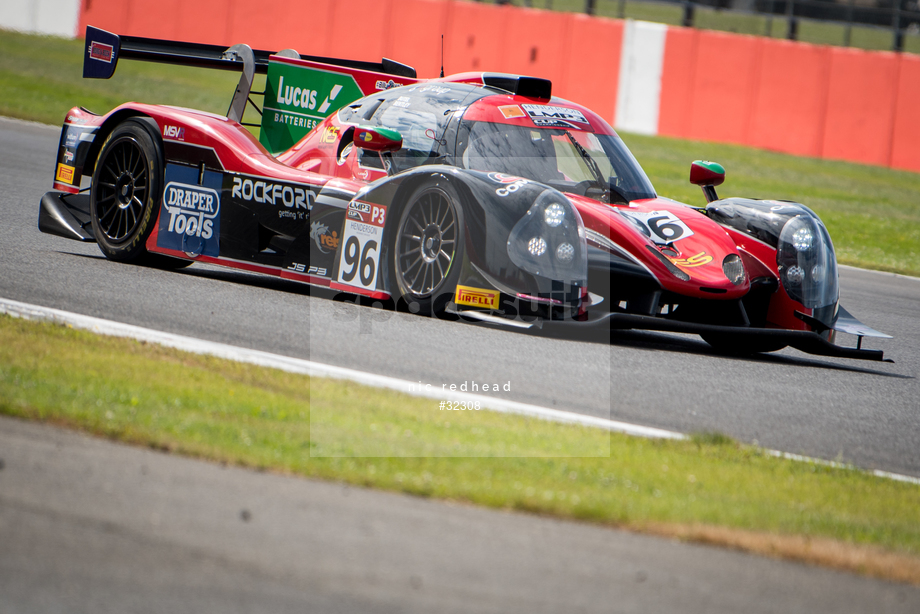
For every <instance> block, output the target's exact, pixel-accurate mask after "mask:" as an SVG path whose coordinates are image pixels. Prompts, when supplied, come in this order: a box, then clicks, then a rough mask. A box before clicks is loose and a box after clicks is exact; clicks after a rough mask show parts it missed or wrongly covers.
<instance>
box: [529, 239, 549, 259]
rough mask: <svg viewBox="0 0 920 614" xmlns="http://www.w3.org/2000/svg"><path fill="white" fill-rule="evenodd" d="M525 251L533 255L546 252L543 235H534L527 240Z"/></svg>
mask: <svg viewBox="0 0 920 614" xmlns="http://www.w3.org/2000/svg"><path fill="white" fill-rule="evenodd" d="M527 251H528V252H530V253H531V255H533V256H542V255H543V254H545V253H546V241H544V240H543V237H534V238H533V239H531V240H530V241H528V242H527Z"/></svg>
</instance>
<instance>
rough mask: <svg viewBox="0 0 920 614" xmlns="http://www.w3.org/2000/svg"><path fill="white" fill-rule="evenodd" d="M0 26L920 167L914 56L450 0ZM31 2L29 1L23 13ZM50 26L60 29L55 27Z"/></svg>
mask: <svg viewBox="0 0 920 614" xmlns="http://www.w3.org/2000/svg"><path fill="white" fill-rule="evenodd" d="M11 3H12V5H13V7H14V10H11V11H8V10H6V9H4V11H3V13H4V15H3V17H0V26H3V27H16V28H17V29H26V30H33V31H35V30H38V31H41V27H51V26H46V25H45V24H48V23H50V22H48V21H44V22H42V24H41V27H39V26H38V25H35V24H38V22H40V21H41V20H38V19H36V18H30V19H32V21H31V22H28V24H33V25H28V24H27V25H28V27H22V26H16V25H8V21H9V20H10V19H13V18H12V17H8V15H18V17H15V19H16V20H18V21H17V22H16V23H20V22H21V23H26V21H24V19H25V18H24V17H22V15H39V14H45V13H47V12H48V11H49V10H51V7H58V10H57V11H56V12H57V13H58V16H59V17H60V19H59V20H58V21H56V22H54V25H53V27H54V28H58V30H59V29H60V28H61V27H63V25H62V24H64V23H66V20H65V19H64V17H63V16H65V15H66V14H68V10H69V9H67V10H65V9H64V8H63V7H65V6H72V5H75V4H76V3H79V7H80V8H79V19H78V21H77V22H76V28H75V29H72V30H70V33H71V34H73V33H76V34H77V35H78V36H80V35H81V33H82V32H83V31H84V29H85V26H86V25H87V24H92V25H94V26H97V27H100V28H104V29H106V30H110V31H112V32H116V33H119V34H128V35H135V36H149V37H156V38H167V39H174V40H188V41H197V42H205V43H214V44H226V45H230V44H233V43H237V42H246V43H248V44H250V45H251V46H252V47H254V48H262V49H282V48H286V47H290V48H293V49H296V50H297V51H299V52H301V53H305V54H311V55H326V56H334V57H348V58H353V59H362V60H379V59H380V57H382V56H386V57H390V58H393V59H395V60H399V61H401V62H404V63H407V64H410V65H412V66H415V67H416V69H417V70H418V73H419V76H420V77H434V76H436V75H437V74H438V72H439V70H440V66H441V35H442V34H443V35H444V66H445V70H446V71H447V73H448V74H450V73H458V72H463V71H467V70H494V71H502V72H512V73H521V74H529V75H534V76H541V77H546V78H549V79H552V81H553V84H554V87H553V89H554V92H555V93H556V94H557V95H559V96H562V97H564V98H568V99H570V100H573V101H576V102H580V103H582V104H585V105H587V106H589V107H591V108H592V109H594V110H595V111H597V112H598V113H600V114H601V115H603V116H604V117H606V118H608V119H609V120H610V121H611V123H613V125H614V126H615V127H616V128H617V129H618V130H623V131H627V132H636V133H641V134H661V135H668V136H675V137H681V138H688V139H698V140H707V141H719V142H726V143H738V144H743V145H750V146H754V147H760V148H764V149H770V150H774V151H781V152H786V153H791V154H796V155H804V156H814V157H822V158H834V159H843V160H851V161H855V162H863V163H867V164H877V165H882V166H890V167H894V168H900V169H908V170H913V171H918V172H920V56H916V55H912V54H906V53H905V54H894V53H888V52H877V51H871V52H870V51H862V50H857V49H846V48H839V47H826V46H818V45H810V44H806V43H796V42H790V41H784V40H776V39H770V38H763V37H754V36H743V35H737V34H729V33H725V32H714V31H708V30H695V29H688V28H680V27H673V26H665V25H661V24H652V23H645V22H634V21H625V22H624V21H619V20H613V19H605V18H596V17H588V16H586V15H582V14H575V13H560V12H551V11H541V10H536V9H525V8H519V7H513V6H497V5H494V4H484V3H478V2H466V1H461V0H309V1H307V2H305V1H304V0H273V1H272V2H271V3H269V4H267V5H266V4H260V3H254V2H252V1H251V0H196V1H195V2H186V1H183V0H5V2H4V7H6V6H7V5H8V4H11ZM29 11H31V13H30V12H29ZM54 33H60V32H59V31H55V32H54Z"/></svg>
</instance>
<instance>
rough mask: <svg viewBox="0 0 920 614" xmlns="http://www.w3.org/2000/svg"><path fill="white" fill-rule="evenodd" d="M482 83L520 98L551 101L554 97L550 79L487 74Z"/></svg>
mask: <svg viewBox="0 0 920 614" xmlns="http://www.w3.org/2000/svg"><path fill="white" fill-rule="evenodd" d="M482 83H483V85H487V86H489V87H494V88H497V89H500V90H505V91H506V92H511V93H512V94H518V95H519V96H527V97H528V98H543V99H545V100H549V99H550V98H552V97H553V82H552V81H550V80H549V79H538V78H537V77H522V76H520V75H506V74H502V73H494V72H487V73H483V75H482Z"/></svg>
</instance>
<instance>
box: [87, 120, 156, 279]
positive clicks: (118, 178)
mask: <svg viewBox="0 0 920 614" xmlns="http://www.w3.org/2000/svg"><path fill="white" fill-rule="evenodd" d="M162 159H163V158H162V154H161V153H160V149H159V144H158V142H157V141H156V140H155V139H154V138H153V137H152V136H151V134H150V131H149V130H148V129H147V128H146V127H145V126H144V124H143V123H141V121H139V120H134V119H129V120H127V121H125V122H123V123H122V124H120V125H119V126H118V127H116V128H115V130H113V131H112V133H111V134H110V135H109V137H108V138H107V139H106V142H105V145H103V148H102V152H101V153H100V154H99V159H98V161H97V163H96V170H95V172H94V173H93V185H92V191H91V195H90V202H91V211H90V213H91V215H92V224H93V232H94V234H95V237H96V242H97V243H98V244H99V249H101V250H102V253H104V254H105V255H106V257H107V258H110V259H112V260H120V261H128V260H136V259H138V258H139V257H141V256H145V255H146V253H147V252H146V247H145V243H146V240H147V237H148V236H150V233H151V231H152V230H153V226H154V223H155V221H156V210H157V203H158V202H159V199H160V193H161V190H162V183H163V180H162V177H163V163H162Z"/></svg>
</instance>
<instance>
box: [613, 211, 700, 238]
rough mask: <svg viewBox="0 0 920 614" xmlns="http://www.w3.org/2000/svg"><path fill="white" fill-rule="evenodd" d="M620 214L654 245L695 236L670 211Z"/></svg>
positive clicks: (624, 212)
mask: <svg viewBox="0 0 920 614" xmlns="http://www.w3.org/2000/svg"><path fill="white" fill-rule="evenodd" d="M620 214H621V215H622V216H623V217H625V218H626V219H628V220H629V221H630V222H632V223H633V225H634V226H635V227H636V228H637V229H638V230H639V232H641V233H642V234H644V235H645V236H646V237H648V238H649V239H651V241H652V242H653V243H657V244H659V245H665V244H667V243H673V242H674V241H680V240H681V239H686V238H687V237H691V236H693V231H692V230H690V227H689V226H687V225H686V224H684V222H683V220H681V219H680V218H679V217H677V216H676V215H674V214H673V213H671V212H670V211H651V212H648V213H646V212H644V211H629V212H627V211H622V210H620Z"/></svg>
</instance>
